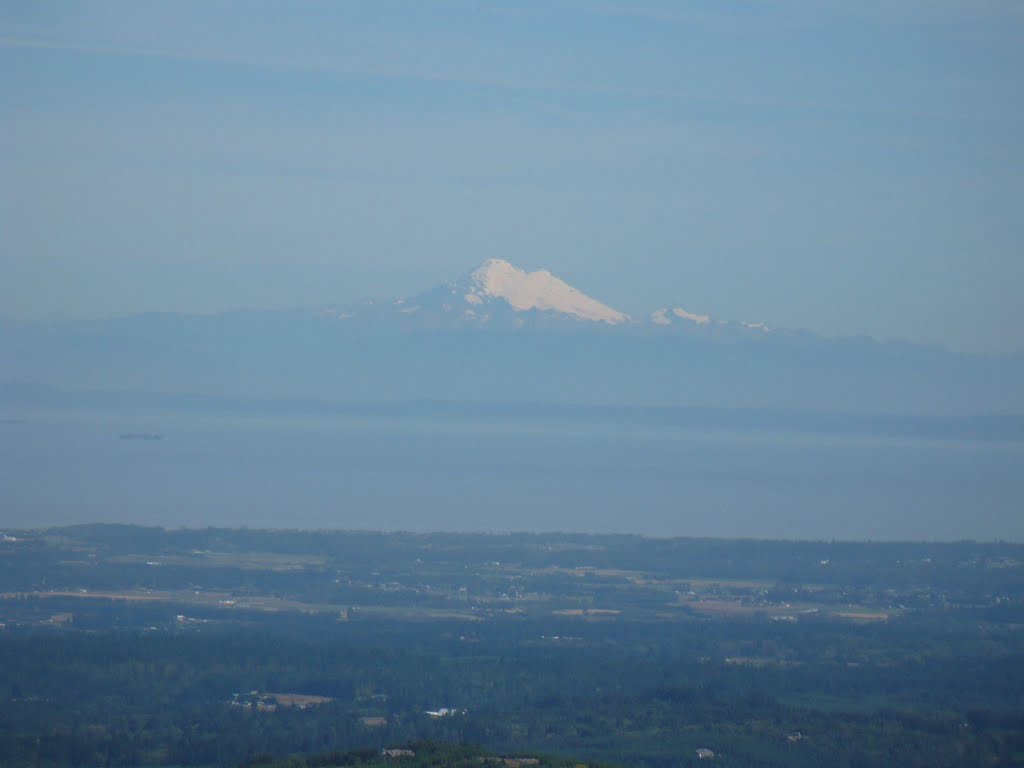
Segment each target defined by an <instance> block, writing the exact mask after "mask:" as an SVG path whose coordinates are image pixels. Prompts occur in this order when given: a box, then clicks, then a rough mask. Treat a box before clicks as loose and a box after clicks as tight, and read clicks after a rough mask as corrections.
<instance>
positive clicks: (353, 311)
mask: <svg viewBox="0 0 1024 768" xmlns="http://www.w3.org/2000/svg"><path fill="white" fill-rule="evenodd" d="M323 314H326V315H328V316H332V317H335V318H337V319H339V320H344V321H348V323H349V324H350V325H360V326H362V325H367V324H369V325H376V326H377V327H380V328H386V327H388V326H389V325H390V326H395V325H398V326H400V327H404V328H407V329H408V328H434V329H436V328H495V329H500V328H523V327H552V326H561V327H566V326H568V327H577V328H584V327H593V328H595V329H596V328H610V327H633V328H636V327H645V326H646V327H651V328H655V329H665V328H674V329H675V330H676V331H687V330H693V329H703V330H706V331H708V332H710V331H711V330H712V329H714V330H715V331H716V332H718V333H721V332H723V331H728V332H736V331H739V332H744V331H750V330H758V331H767V330H768V328H767V326H766V325H765V324H764V323H742V322H741V323H733V322H729V321H726V320H717V319H714V320H713V319H712V318H711V316H710V315H707V314H701V313H698V312H691V311H689V310H686V309H683V308H682V307H663V308H661V309H657V310H655V311H654V312H652V313H651V314H650V316H649V317H648V318H646V319H641V320H634V319H633V318H631V317H630V316H629V315H627V314H626V313H625V312H621V311H620V310H617V309H614V308H613V307H611V306H609V305H607V304H605V303H603V302H601V301H598V300H597V299H595V298H593V297H591V296H588V295H587V294H585V293H583V292H582V291H580V290H579V289H577V288H574V287H573V286H571V285H569V284H568V283H566V282H565V281H564V280H562V279H560V278H558V277H556V276H555V275H553V274H551V273H550V272H549V271H547V270H545V269H541V270H537V271H535V272H527V271H526V270H523V269H520V268H519V267H516V266H514V265H512V264H510V263H509V262H507V261H504V260H503V259H488V260H487V261H485V262H484V263H483V264H481V265H480V266H479V267H477V268H476V269H474V270H472V271H470V272H468V273H466V274H465V275H464V276H463V277H461V278H459V279H458V280H454V281H450V282H447V283H443V284H441V285H439V286H437V287H436V288H433V289H432V290H429V291H426V292H424V293H421V294H417V295H415V296H412V297H409V298H404V299H396V300H394V301H390V302H376V301H365V302H362V303H360V304H355V305H349V306H345V307H340V308H335V309H328V310H324V312H323Z"/></svg>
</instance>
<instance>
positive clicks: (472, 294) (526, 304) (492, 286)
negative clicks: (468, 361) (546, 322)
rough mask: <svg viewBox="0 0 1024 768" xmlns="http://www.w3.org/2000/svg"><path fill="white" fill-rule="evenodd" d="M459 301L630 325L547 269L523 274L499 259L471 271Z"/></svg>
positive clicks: (622, 314) (620, 313)
mask: <svg viewBox="0 0 1024 768" xmlns="http://www.w3.org/2000/svg"><path fill="white" fill-rule="evenodd" d="M459 287H461V286H458V285H455V286H453V288H455V289H456V290H457V289H458V288H459ZM462 299H463V300H464V301H466V302H467V303H468V304H470V305H472V306H484V305H488V304H490V303H492V302H494V301H504V302H505V303H507V304H508V305H509V306H510V307H512V309H513V310H515V311H517V312H525V311H528V310H531V309H536V310H540V311H541V312H555V313H560V314H563V315H568V316H570V317H574V318H576V319H578V320H589V321H592V322H597V323H607V324H608V325H618V324H620V323H626V322H629V315H626V314H624V313H622V312H619V311H618V310H616V309H612V308H611V307H609V306H608V305H606V304H602V303H601V302H600V301H598V300H597V299H593V298H591V297H590V296H587V295H586V294H585V293H583V292H581V291H578V290H576V289H575V288H573V287H572V286H571V285H569V284H568V283H566V282H564V281H563V280H560V279H559V278H557V277H555V276H554V275H552V274H551V273H550V272H548V271H547V270H546V269H542V270H539V271H537V272H526V271H524V270H522V269H518V268H517V267H514V266H512V265H511V264H509V263H508V262H507V261H503V260H502V259H488V260H487V261H485V262H484V263H483V264H482V265H481V266H480V267H478V268H477V269H475V270H473V272H472V273H470V276H469V285H468V290H467V291H466V292H465V293H464V294H463V295H462Z"/></svg>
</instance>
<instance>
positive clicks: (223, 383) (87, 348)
mask: <svg viewBox="0 0 1024 768" xmlns="http://www.w3.org/2000/svg"><path fill="white" fill-rule="evenodd" d="M684 306H685V305H684ZM684 306H680V305H679V304H676V303H673V304H671V305H668V306H664V307H662V308H660V309H657V310H655V311H654V312H652V313H650V314H646V315H644V316H642V317H640V318H630V317H628V316H627V315H626V314H625V313H624V312H622V311H620V310H617V309H614V308H613V307H611V306H609V305H607V304H604V303H602V302H601V301H599V300H597V299H595V298H592V297H590V296H587V295H586V294H585V293H583V292H582V291H579V290H578V289H575V288H573V287H572V286H571V285H568V284H567V283H566V282H564V281H563V280H561V279H559V278H558V277H555V276H554V275H552V274H550V273H549V272H546V271H536V272H528V271H524V270H522V269H518V268H516V267H514V266H512V265H511V264H509V263H508V262H505V261H499V260H490V261H486V262H484V263H483V264H482V265H481V266H479V267H478V268H477V269H474V270H472V271H469V272H467V273H466V274H465V275H463V276H462V277H461V278H459V279H457V280H453V281H451V282H447V283H442V284H441V285H439V286H437V287H436V288H434V289H432V290H429V291H426V292H424V293H420V294H417V295H414V296H411V297H408V298H405V299H398V300H394V301H365V302H361V303H357V304H353V305H349V306H346V307H340V308H336V309H330V310H324V311H321V312H311V311H309V310H295V311H248V312H225V313H220V314H214V315H179V314H171V313H161V314H148V315H137V316H132V317H126V318H116V319H106V320H92V321H81V322H79V321H54V322H51V323H41V324H37V325H32V324H21V325H17V326H8V327H6V328H3V329H2V331H3V332H0V371H3V372H9V373H7V375H6V377H5V376H3V375H0V385H2V384H3V382H4V380H5V379H6V380H9V381H21V382H33V383H36V384H40V385H44V386H50V387H56V388H65V389H69V390H79V391H91V390H97V391H98V390H109V391H117V392H120V393H125V392H132V391H136V392H158V393H166V392H177V393H190V394H203V395H216V396H222V397H236V396H237V397H240V396H245V397H254V398H262V399H268V400H276V399H280V398H293V399H298V400H304V399H309V398H311V399H317V400H322V401H324V402H333V403H342V402H370V401H373V402H378V401H393V402H398V401H420V400H439V401H445V402H449V401H458V400H464V401H473V402H476V401H485V400H486V401H493V402H531V403H590V404H594V403H605V404H609V403H611V404H633V405H666V404H669V405H672V404H675V405H694V404H696V405H701V406H707V407H714V408H783V409H794V408H795V409H817V410H829V409H835V410H840V411H847V412H848V411H886V412H894V411H900V410H906V411H909V412H917V411H923V410H931V411H933V412H936V413H961V412H965V411H986V410H988V411H992V410H1000V411H1011V412H1024V394H1022V393H1024V357H1021V356H1015V357H1007V358H985V357H981V356H977V355H975V356H968V355H959V354H956V353H953V352H949V351H946V350H941V349H934V348H928V347H920V346H915V345H912V344H896V343H882V342H877V341H873V340H871V339H866V338H854V339H827V338H822V337H820V336H816V335H814V334H813V333H809V332H800V331H776V332H768V331H767V330H766V329H765V327H764V326H763V325H760V324H756V323H736V322H728V321H722V320H719V319H718V318H715V317H714V316H713V314H709V313H707V312H705V311H704V310H703V308H694V307H693V306H690V307H688V308H684ZM565 331H567V332H565ZM119 396H120V395H119Z"/></svg>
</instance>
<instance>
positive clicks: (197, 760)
mask: <svg viewBox="0 0 1024 768" xmlns="http://www.w3.org/2000/svg"><path fill="white" fill-rule="evenodd" d="M556 636H557V638H558V639H554V638H555V637H556ZM733 654H735V655H733ZM951 659H956V663H951ZM253 690H259V691H263V692H276V693H301V694H309V695H319V696H324V697H329V698H330V699H331V701H329V702H326V703H323V704H320V705H318V706H313V707H310V708H307V709H300V708H297V707H288V706H283V705H281V706H277V707H276V709H273V710H269V709H268V710H259V709H257V708H255V707H248V708H247V707H243V706H238V705H237V704H236V703H234V702H235V694H247V693H248V692H250V691H253ZM1022 691H1024V654H1022V653H1021V650H1020V638H1019V636H1018V635H1016V634H1015V633H1013V632H1010V631H1006V632H1004V634H1003V636H1002V637H998V636H995V635H994V634H992V633H990V632H985V633H982V632H978V631H976V630H972V629H971V628H958V627H955V626H954V627H945V628H943V629H942V630H941V631H938V630H935V631H932V632H930V633H927V634H923V633H922V630H921V628H920V627H915V626H912V625H901V624H899V623H897V624H893V625H892V626H871V627H851V626H843V625H837V624H830V623H826V622H821V623H820V624H813V623H811V624H807V625H802V626H799V627H797V626H783V625H781V624H779V623H777V622H767V621H765V622H751V621H743V622H739V621H735V622H730V621H716V622H699V623H698V622H694V623H692V624H687V625H679V626H676V625H673V626H668V625H663V624H661V625H659V624H644V623H633V624H626V623H616V624H588V623H585V622H576V623H575V624H572V623H570V622H566V623H561V624H558V623H555V624H551V623H547V624H541V623H530V622H524V623H521V624H507V625H499V624H493V625H485V626H479V625H474V624H473V623H467V622H461V623H457V622H437V623H430V622H424V623H418V624H417V623H413V624H399V623H385V622H381V623H372V622H367V623H358V622H357V623H349V624H337V623H335V624H329V623H327V622H324V621H322V620H317V619H314V618H310V619H309V621H308V622H307V623H305V624H296V623H294V619H289V620H287V621H282V622H281V623H280V624H273V623H271V622H267V623H264V624H262V625H244V624H224V625H216V624H207V625H202V626H199V627H195V628H191V629H188V630H182V631H179V632H167V631H156V632H135V631H130V632H129V631H121V632H118V631H109V630H108V631H89V632H81V631H66V630H56V629H55V630H51V631H42V630H33V631H23V630H17V629H16V630H7V631H5V632H0V755H2V756H3V764H4V765H5V766H8V765H9V766H82V765H90V766H92V765H96V766H138V765H154V766H155V765H175V766H186V765H235V764H238V763H241V762H245V761H253V760H256V759H257V758H258V757H260V756H268V755H269V756H274V757H287V756H290V755H296V754H300V753H302V754H307V753H329V752H332V751H339V750H349V749H354V748H373V749H380V748H382V747H386V746H396V745H402V744H408V743H411V742H414V741H419V740H423V739H428V740H436V741H441V742H449V743H462V742H469V743H478V744H482V745H485V746H486V747H488V748H490V749H493V750H497V751H501V752H521V751H523V750H536V751H540V752H544V753H551V754H556V755H557V754H561V755H572V756H575V757H577V758H579V759H583V760H588V761H595V760H600V761H606V762H612V763H618V764H624V765H633V766H646V767H649V768H669V766H677V765H680V764H685V763H686V761H688V760H691V759H696V758H695V755H696V750H697V749H700V748H708V749H711V750H713V751H714V752H715V753H716V755H718V757H716V763H715V764H716V765H764V766H769V765H776V766H782V765H786V766H818V765H834V766H843V765H848V766H854V765H856V766H882V765H907V766H913V765H922V766H923V765H929V766H941V765H953V764H995V763H1000V764H1013V761H1014V760H1016V759H1018V758H1019V755H1020V754H1021V753H1024V718H1022V717H1021V714H1020V713H1021V712H1022V711H1024V709H1022V707H1021V692H1022ZM441 708H451V709H455V710H459V711H458V712H455V713H453V714H449V715H446V716H440V717H437V716H431V715H429V714H427V713H426V710H432V711H437V710H439V709H441ZM462 710H465V711H464V712H463V711H462Z"/></svg>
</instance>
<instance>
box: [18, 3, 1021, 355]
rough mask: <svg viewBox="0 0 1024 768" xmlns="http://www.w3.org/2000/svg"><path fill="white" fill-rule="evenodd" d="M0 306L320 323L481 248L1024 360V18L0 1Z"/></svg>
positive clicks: (744, 9) (811, 321) (807, 8)
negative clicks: (304, 313)
mask: <svg viewBox="0 0 1024 768" xmlns="http://www.w3.org/2000/svg"><path fill="white" fill-rule="evenodd" d="M0 95H2V98H0V142H2V143H0V313H2V314H5V315H9V316H15V317H38V316H45V315H48V314H51V313H58V312H59V313H68V314H74V315H97V314H123V313H128V312H136V311H144V310H153V309H160V310H165V309H174V310H186V311H210V310H217V309H224V308H232V307H284V306H289V307H291V306H315V305H320V304H324V303H331V302H341V301H346V300H350V299H355V298H358V297H361V296H365V295H374V296H390V295H402V294H407V293H410V292H414V291H417V290H419V289H421V288H426V287H429V286H431V285H433V284H435V283H437V282H439V281H441V280H444V279H448V278H449V277H455V276H457V275H459V274H460V273H462V272H464V271H465V270H467V269H469V268H471V267H472V266H475V265H476V264H477V263H479V262H480V261H482V260H483V259H485V258H489V257H502V258H507V259H509V260H510V261H512V262H514V263H516V264H519V265H521V266H523V267H527V268H537V267H547V268H549V269H551V270H552V271H553V272H555V273H556V274H558V275H560V276H562V277H564V278H565V279H566V280H568V281H569V282H571V283H573V284H575V285H577V286H578V287H580V288H582V289H583V290H586V291H588V292H591V293H593V294H594V295H596V296H597V297H598V298H600V299H602V300H604V301H606V302H608V303H610V304H612V305H614V306H617V307H619V308H621V309H624V310H626V311H629V312H632V313H642V312H644V311H649V310H650V309H653V308H655V307H657V306H660V305H664V304H668V303H671V304H679V305H683V306H686V307H688V308H690V309H693V310H695V311H702V312H710V313H712V314H713V315H717V316H720V317H726V318H731V319H748V320H767V321H769V322H771V323H773V324H775V325H779V326H790V327H804V328H810V329H813V330H817V331H820V332H823V333H827V334H856V333H868V334H872V335H876V336H879V337H890V338H891V337H901V338H909V339H914V340H920V341H927V342H939V343H945V344H948V345H950V346H954V347H957V348H963V349H990V350H991V349H1001V350H1007V349H1019V348H1021V345H1022V339H1024V301H1022V300H1021V297H1022V295H1024V138H1022V137H1024V4H1021V3H1020V2H1017V1H1016V0H1007V1H1006V2H1000V1H999V0H992V1H991V2H967V1H966V0H964V1H963V2H960V1H957V0H926V1H922V2H912V1H911V2H895V3H894V2H891V1H890V2H871V1H870V0H867V1H864V2H855V3H836V2H829V3H821V2H799V1H792V2H787V1H785V0H783V1H781V2H770V3H769V2H737V3H730V2H706V3H684V2H665V3H659V2H644V1H643V0H639V1H638V0H630V2H618V1H617V0H609V1H607V2H602V1H601V0H594V1H593V2H563V1H560V0H543V2H536V3H533V2H501V3H489V4H485V3H480V2H432V3H426V2H404V3H390V2H384V1H382V0H373V1H372V2H344V3H342V2H330V3H327V2H324V3H313V2H309V3H301V4H299V3H295V2H278V3H264V2H244V3H243V2H193V3H189V2H167V3H159V4H158V3H152V2H137V0H128V1H127V2H108V3H76V2H60V3H58V2H35V1H29V0H26V2H14V1H13V0H2V2H0Z"/></svg>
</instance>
